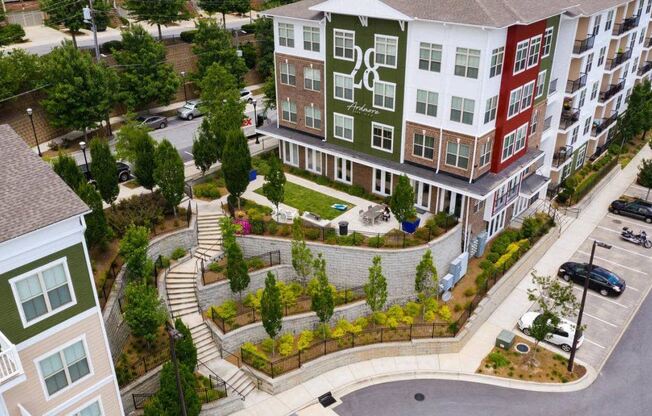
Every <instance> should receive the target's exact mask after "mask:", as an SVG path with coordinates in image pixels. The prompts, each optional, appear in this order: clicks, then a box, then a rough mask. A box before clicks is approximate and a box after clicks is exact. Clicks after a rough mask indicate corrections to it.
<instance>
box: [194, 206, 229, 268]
mask: <svg viewBox="0 0 652 416" xmlns="http://www.w3.org/2000/svg"><path fill="white" fill-rule="evenodd" d="M222 218H224V215H222V214H221V213H214V212H207V213H199V215H198V216H197V243H198V246H197V249H196V250H195V252H194V256H195V258H197V259H199V260H204V262H210V261H212V260H215V259H218V258H219V257H221V256H222V229H221V228H220V221H221V220H222Z"/></svg>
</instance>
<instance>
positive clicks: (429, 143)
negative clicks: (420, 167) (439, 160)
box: [412, 131, 435, 160]
mask: <svg viewBox="0 0 652 416" xmlns="http://www.w3.org/2000/svg"><path fill="white" fill-rule="evenodd" d="M412 155H413V156H416V157H420V158H423V159H428V160H432V159H434V157H435V138H434V137H432V136H428V135H426V134H425V131H424V132H423V133H414V145H413V146H412Z"/></svg>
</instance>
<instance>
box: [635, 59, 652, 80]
mask: <svg viewBox="0 0 652 416" xmlns="http://www.w3.org/2000/svg"><path fill="white" fill-rule="evenodd" d="M651 69H652V61H646V62H645V64H643V66H641V67H640V68H639V69H638V73H637V74H638V76H639V77H640V76H643V75H645V74H647V73H648V72H650V70H651Z"/></svg>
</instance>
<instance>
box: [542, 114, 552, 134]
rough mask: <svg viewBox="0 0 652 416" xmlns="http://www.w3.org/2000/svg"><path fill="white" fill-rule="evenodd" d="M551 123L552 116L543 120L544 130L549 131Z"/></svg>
mask: <svg viewBox="0 0 652 416" xmlns="http://www.w3.org/2000/svg"><path fill="white" fill-rule="evenodd" d="M551 125H552V116H550V117H548V118H547V119H545V120H543V131H548V129H549V128H550V126H551Z"/></svg>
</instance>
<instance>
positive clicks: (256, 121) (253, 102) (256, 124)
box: [251, 100, 260, 144]
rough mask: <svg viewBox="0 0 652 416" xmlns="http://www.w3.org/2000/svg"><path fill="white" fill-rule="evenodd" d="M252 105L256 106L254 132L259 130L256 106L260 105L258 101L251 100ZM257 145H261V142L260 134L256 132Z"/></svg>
mask: <svg viewBox="0 0 652 416" xmlns="http://www.w3.org/2000/svg"><path fill="white" fill-rule="evenodd" d="M251 104H253V106H254V131H256V130H257V129H258V113H256V105H257V104H258V101H256V100H251ZM256 144H260V141H259V140H258V132H256Z"/></svg>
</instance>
